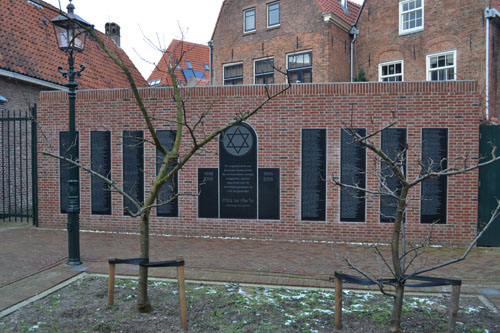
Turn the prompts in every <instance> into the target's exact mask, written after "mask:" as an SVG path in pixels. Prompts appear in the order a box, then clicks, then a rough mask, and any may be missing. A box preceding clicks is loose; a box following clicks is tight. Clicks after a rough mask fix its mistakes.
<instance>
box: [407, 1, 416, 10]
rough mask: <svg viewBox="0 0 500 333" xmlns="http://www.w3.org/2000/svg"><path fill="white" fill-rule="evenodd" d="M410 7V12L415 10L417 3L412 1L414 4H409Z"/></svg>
mask: <svg viewBox="0 0 500 333" xmlns="http://www.w3.org/2000/svg"><path fill="white" fill-rule="evenodd" d="M408 6H409V9H410V10H412V9H415V2H413V1H412V2H410V3H409V4H408Z"/></svg>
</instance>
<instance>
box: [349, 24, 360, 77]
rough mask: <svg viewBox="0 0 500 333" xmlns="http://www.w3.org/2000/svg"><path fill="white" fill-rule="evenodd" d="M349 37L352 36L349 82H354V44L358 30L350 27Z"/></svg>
mask: <svg viewBox="0 0 500 333" xmlns="http://www.w3.org/2000/svg"><path fill="white" fill-rule="evenodd" d="M349 33H350V34H351V35H354V38H353V40H352V42H351V82H353V80H354V43H355V42H356V38H358V35H359V30H358V29H356V28H355V27H352V28H351V30H350V31H349Z"/></svg>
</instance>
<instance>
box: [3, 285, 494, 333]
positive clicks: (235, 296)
mask: <svg viewBox="0 0 500 333" xmlns="http://www.w3.org/2000/svg"><path fill="white" fill-rule="evenodd" d="M136 293H137V281H136V280H130V279H119V280H116V284H115V304H114V305H112V306H106V300H107V280H106V279H104V278H100V277H86V278H83V279H80V280H77V281H76V282H74V283H73V284H71V285H69V286H67V287H65V288H63V289H60V290H59V291H57V292H55V293H53V294H51V295H49V296H47V297H45V298H43V299H41V300H39V301H37V302H35V303H32V304H30V305H28V306H25V307H23V308H21V309H20V310H18V311H16V312H14V313H12V314H11V315H9V316H7V317H4V318H1V319H0V332H182V330H181V329H180V315H179V304H178V293H177V285H176V283H172V282H165V281H151V282H150V288H149V295H150V300H151V303H152V305H153V308H154V309H153V312H151V313H149V314H140V313H138V312H137V311H136V310H135V299H136ZM186 298H187V306H188V310H187V311H188V326H189V331H190V332H263V331H269V332H332V331H334V326H333V325H334V324H333V318H334V312H333V310H334V291H333V290H332V291H330V290H303V289H290V288H264V287H249V286H241V285H238V284H217V285H214V284H186ZM343 299H344V304H343V317H342V318H343V324H344V329H343V330H342V332H368V333H369V332H387V331H388V323H389V317H390V300H389V299H387V298H386V297H384V296H381V295H378V294H373V293H357V292H352V291H345V292H344V296H343ZM448 304H449V298H448V297H445V296H443V297H421V296H418V297H416V296H407V297H406V298H405V305H404V307H403V330H404V331H405V332H443V331H445V330H446V325H447V321H448ZM460 306H461V308H460V311H459V319H458V324H457V331H458V332H474V333H479V332H485V333H486V332H500V315H499V314H495V313H492V312H491V311H489V309H488V308H487V307H486V306H485V305H484V304H483V303H482V302H481V301H480V300H479V299H478V298H477V297H470V296H463V297H462V298H461V300H460Z"/></svg>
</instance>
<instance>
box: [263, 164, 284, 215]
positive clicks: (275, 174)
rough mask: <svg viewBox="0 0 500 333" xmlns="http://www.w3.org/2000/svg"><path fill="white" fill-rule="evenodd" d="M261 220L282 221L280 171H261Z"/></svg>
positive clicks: (266, 169)
mask: <svg viewBox="0 0 500 333" xmlns="http://www.w3.org/2000/svg"><path fill="white" fill-rule="evenodd" d="M259 219H261V220H279V219H280V169H274V168H273V169H268V168H260V169H259Z"/></svg>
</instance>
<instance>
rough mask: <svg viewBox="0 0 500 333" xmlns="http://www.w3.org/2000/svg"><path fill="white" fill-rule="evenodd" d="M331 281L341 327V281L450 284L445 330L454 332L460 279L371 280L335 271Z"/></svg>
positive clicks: (386, 283)
mask: <svg viewBox="0 0 500 333" xmlns="http://www.w3.org/2000/svg"><path fill="white" fill-rule="evenodd" d="M408 280H415V281H422V282H421V283H406V281H408ZM330 281H331V282H335V312H334V315H335V328H336V329H337V330H340V329H342V282H347V283H352V284H358V285H363V286H372V285H377V284H385V285H392V286H395V285H397V284H398V283H401V282H403V283H404V285H405V286H408V287H415V288H423V287H438V286H450V285H451V300H450V318H449V319H448V328H447V330H446V332H455V327H456V323H457V315H458V303H459V300H460V287H461V286H462V280H455V279H443V278H436V277H430V276H418V275H417V276H414V275H403V276H402V277H401V278H400V279H380V280H376V281H377V282H375V281H372V280H370V279H365V278H360V277H358V276H353V275H348V274H343V273H340V272H335V276H334V277H333V278H330Z"/></svg>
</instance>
